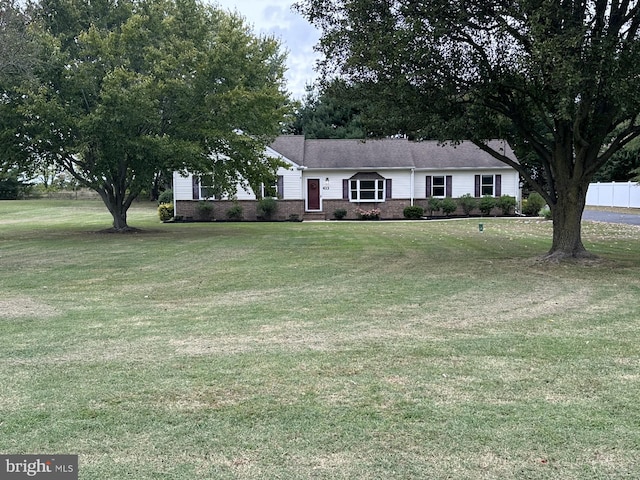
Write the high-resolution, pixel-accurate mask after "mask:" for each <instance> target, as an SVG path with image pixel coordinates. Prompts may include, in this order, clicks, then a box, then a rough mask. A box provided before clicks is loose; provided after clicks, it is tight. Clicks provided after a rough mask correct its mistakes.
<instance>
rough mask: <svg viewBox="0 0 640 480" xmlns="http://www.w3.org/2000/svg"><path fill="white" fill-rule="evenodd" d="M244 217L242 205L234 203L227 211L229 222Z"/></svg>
mask: <svg viewBox="0 0 640 480" xmlns="http://www.w3.org/2000/svg"><path fill="white" fill-rule="evenodd" d="M243 217H244V210H243V209H242V205H240V204H238V203H236V204H234V205H233V207H231V208H230V209H229V210H227V218H228V219H229V220H236V221H238V220H242V219H243Z"/></svg>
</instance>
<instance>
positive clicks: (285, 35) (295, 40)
mask: <svg viewBox="0 0 640 480" xmlns="http://www.w3.org/2000/svg"><path fill="white" fill-rule="evenodd" d="M211 2H212V3H213V4H218V5H219V6H220V7H222V8H223V9H225V10H231V11H237V12H239V13H240V14H241V15H242V16H243V17H245V18H246V19H247V22H248V23H249V24H250V25H252V26H253V30H254V32H255V33H257V34H261V33H268V34H273V35H274V36H275V37H276V38H279V39H280V40H281V41H282V44H283V46H284V47H285V48H286V49H287V50H288V52H289V55H288V59H287V66H288V71H287V87H288V90H289V91H290V92H291V94H292V96H293V97H294V98H296V99H300V98H302V96H303V95H304V87H305V85H306V84H307V83H311V82H313V80H314V79H315V78H316V77H317V75H316V73H315V71H314V65H315V62H316V60H317V59H318V54H317V53H316V52H314V51H313V46H314V45H315V44H316V43H317V42H318V39H319V38H320V32H318V31H317V30H316V29H315V28H314V27H312V26H311V24H309V22H307V21H306V20H305V19H304V18H303V17H302V16H300V15H299V14H298V13H296V12H294V11H293V10H292V9H291V5H292V4H293V2H294V0H211Z"/></svg>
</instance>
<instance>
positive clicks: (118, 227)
mask: <svg viewBox="0 0 640 480" xmlns="http://www.w3.org/2000/svg"><path fill="white" fill-rule="evenodd" d="M98 193H99V194H100V197H101V198H102V201H103V202H104V204H105V205H106V207H107V209H108V210H109V213H110V214H111V216H112V217H113V230H114V231H115V232H118V233H125V232H129V231H131V228H130V227H129V225H127V210H128V208H129V205H127V204H126V202H125V203H124V204H123V202H119V201H117V199H116V198H115V197H114V196H113V195H110V194H109V193H108V192H105V191H104V190H98Z"/></svg>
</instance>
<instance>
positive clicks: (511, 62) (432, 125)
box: [298, 0, 640, 259]
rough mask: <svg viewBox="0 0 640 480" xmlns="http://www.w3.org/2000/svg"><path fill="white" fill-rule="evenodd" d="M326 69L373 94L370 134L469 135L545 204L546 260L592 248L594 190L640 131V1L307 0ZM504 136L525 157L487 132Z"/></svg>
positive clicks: (305, 9)
mask: <svg viewBox="0 0 640 480" xmlns="http://www.w3.org/2000/svg"><path fill="white" fill-rule="evenodd" d="M298 9H299V10H300V11H301V12H302V13H303V14H304V15H305V16H306V17H307V18H308V19H309V20H310V21H311V22H312V23H314V24H315V25H317V26H318V27H320V28H321V29H322V30H323V36H322V38H321V43H320V48H321V50H322V51H323V52H324V53H325V57H326V60H325V62H324V64H323V71H324V74H325V77H329V78H330V77H333V76H338V77H340V78H342V79H344V81H345V82H347V83H348V84H350V85H352V86H354V87H357V88H358V91H359V92H360V93H361V94H362V95H365V96H366V102H365V105H367V109H366V111H365V112H364V113H363V121H364V122H365V124H366V125H367V131H372V132H378V134H385V135H388V134H396V133H405V134H408V135H410V136H412V137H414V138H416V139H420V138H427V137H430V136H435V137H437V138H439V139H441V140H443V141H444V140H454V141H456V140H462V139H468V140H471V141H473V142H474V143H476V144H477V145H478V146H479V147H480V148H481V149H484V150H486V151H488V152H489V153H491V154H492V155H494V156H495V157H496V158H499V159H500V160H502V161H503V162H505V163H507V164H509V165H511V166H512V167H513V168H515V169H516V170H518V171H519V172H520V174H521V175H522V177H523V178H524V179H525V180H526V181H527V182H528V183H529V184H530V185H531V187H532V188H533V189H534V190H536V191H538V192H539V193H540V194H541V195H542V196H543V197H544V199H545V200H546V202H547V203H548V205H549V207H550V209H551V212H552V215H553V225H554V231H553V243H552V247H551V249H550V251H549V254H548V258H550V259H562V258H566V257H584V256H589V254H588V252H587V251H586V250H585V248H584V245H583V243H582V240H581V216H582V211H583V210H584V205H585V199H586V191H587V188H588V185H589V182H590V180H591V179H592V178H593V176H594V175H595V173H596V172H597V171H598V170H599V169H600V168H601V167H602V166H603V165H604V164H605V163H606V162H607V160H609V159H610V158H611V157H612V156H613V154H614V153H616V152H617V151H619V150H620V149H621V148H623V147H624V146H625V145H626V144H628V143H629V142H630V141H631V140H633V139H634V138H636V137H637V136H638V135H640V122H639V121H638V115H639V114H640V90H639V89H638V88H637V87H636V85H635V83H636V79H638V78H640V42H639V41H638V35H639V32H638V29H639V27H640V5H639V3H638V2H636V1H629V0H608V1H607V0H518V1H507V0H491V1H486V0H464V1H462V0H425V1H420V2H418V1H415V0H302V1H300V2H299V3H298ZM496 137H500V138H504V139H506V140H508V141H509V142H510V144H511V145H512V146H513V148H514V149H515V151H516V152H517V154H518V157H519V160H520V162H519V163H516V162H513V161H511V160H510V159H509V158H507V157H505V156H504V155H503V153H502V152H500V151H495V150H492V149H491V148H489V147H488V146H487V143H486V141H487V140H488V139H491V138H496Z"/></svg>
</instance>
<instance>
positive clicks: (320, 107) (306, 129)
mask: <svg viewBox="0 0 640 480" xmlns="http://www.w3.org/2000/svg"><path fill="white" fill-rule="evenodd" d="M344 91H345V88H344V85H342V83H341V82H333V83H331V84H329V85H315V86H314V85H308V86H307V92H306V96H305V97H304V99H303V101H302V104H301V106H300V108H298V110H297V111H296V114H295V117H294V120H293V123H292V124H291V125H290V128H289V130H290V133H293V134H296V135H304V136H305V137H306V138H364V137H365V133H364V130H363V126H362V122H361V121H360V111H361V107H360V106H359V105H358V99H357V98H354V97H353V96H351V95H350V94H349V95H343V93H344ZM349 93H351V92H349Z"/></svg>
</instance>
